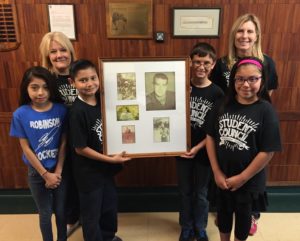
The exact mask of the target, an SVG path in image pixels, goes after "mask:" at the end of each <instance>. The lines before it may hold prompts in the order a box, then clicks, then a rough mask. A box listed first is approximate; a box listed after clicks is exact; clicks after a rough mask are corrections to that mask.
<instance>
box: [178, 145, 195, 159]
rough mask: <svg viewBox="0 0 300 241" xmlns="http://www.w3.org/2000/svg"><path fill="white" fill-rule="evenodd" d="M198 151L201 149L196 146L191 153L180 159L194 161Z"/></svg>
mask: <svg viewBox="0 0 300 241" xmlns="http://www.w3.org/2000/svg"><path fill="white" fill-rule="evenodd" d="M198 151H199V148H197V147H195V146H194V147H193V148H192V149H191V150H190V151H188V152H185V153H183V154H182V155H181V156H180V157H183V158H187V159H192V158H194V157H195V156H196V154H197V153H198Z"/></svg>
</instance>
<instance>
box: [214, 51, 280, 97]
mask: <svg viewBox="0 0 300 241" xmlns="http://www.w3.org/2000/svg"><path fill="white" fill-rule="evenodd" d="M264 68H265V72H266V76H267V90H274V89H277V87H278V76H277V72H276V68H275V63H274V61H273V59H271V58H270V57H269V56H268V55H265V54H264ZM229 76H230V70H229V69H228V67H227V56H225V57H222V58H220V59H218V60H217V62H216V65H215V67H214V68H213V70H212V72H211V76H210V79H211V81H212V82H214V83H215V84H216V85H218V86H219V87H220V88H221V89H222V90H223V91H224V93H226V92H227V89H228V86H229Z"/></svg>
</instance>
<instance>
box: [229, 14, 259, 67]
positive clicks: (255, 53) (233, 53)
mask: <svg viewBox="0 0 300 241" xmlns="http://www.w3.org/2000/svg"><path fill="white" fill-rule="evenodd" d="M249 21H251V22H252V23H253V24H254V26H255V31H256V36H257V39H256V41H255V43H254V45H253V48H252V53H251V54H252V57H256V58H259V59H260V60H261V61H264V55H263V52H262V50H261V26H260V21H259V19H258V17H257V16H255V15H254V14H251V13H247V14H244V15H242V16H240V17H238V19H237V20H236V21H235V22H234V23H233V25H232V28H231V30H230V34H229V46H228V56H227V58H228V59H227V60H228V64H227V65H228V68H229V69H231V68H232V66H233V65H234V64H235V62H236V61H237V57H238V56H237V49H236V47H235V36H236V33H237V31H238V29H239V28H240V27H241V25H243V24H244V23H246V22H249Z"/></svg>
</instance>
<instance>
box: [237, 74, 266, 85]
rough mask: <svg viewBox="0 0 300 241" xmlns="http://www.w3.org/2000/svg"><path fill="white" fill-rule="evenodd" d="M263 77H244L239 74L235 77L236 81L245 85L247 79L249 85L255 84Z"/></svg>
mask: <svg viewBox="0 0 300 241" xmlns="http://www.w3.org/2000/svg"><path fill="white" fill-rule="evenodd" d="M260 79H261V76H249V77H246V78H244V77H242V76H237V77H235V78H234V80H235V83H236V84H238V85H243V84H244V83H245V81H247V83H248V84H249V85H254V84H255V83H256V82H257V81H259V80H260Z"/></svg>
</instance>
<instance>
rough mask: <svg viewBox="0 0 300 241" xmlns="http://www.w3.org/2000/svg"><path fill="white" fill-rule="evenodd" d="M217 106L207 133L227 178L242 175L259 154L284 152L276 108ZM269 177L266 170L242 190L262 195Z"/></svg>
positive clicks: (258, 104)
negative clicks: (213, 142) (213, 143)
mask: <svg viewBox="0 0 300 241" xmlns="http://www.w3.org/2000/svg"><path fill="white" fill-rule="evenodd" d="M222 109H224V110H223V111H222V113H220V112H221V111H220V108H219V107H216V108H214V110H213V111H212V113H211V115H210V117H209V119H210V121H209V122H208V123H209V125H208V128H207V133H208V134H209V135H210V136H212V137H213V138H214V140H215V147H216V151H217V158H218V163H219V166H220V168H221V170H222V171H223V172H224V173H225V175H226V176H227V177H231V176H234V175H237V174H239V173H241V172H242V171H243V170H244V169H246V167H247V166H248V165H249V164H250V163H251V162H252V160H253V159H254V158H255V156H256V155H257V154H258V153H259V152H274V151H280V150H281V141H280V133H279V120H278V117H277V115H276V113H275V111H274V109H273V107H272V105H271V104H270V103H269V102H267V101H264V100H258V101H257V102H255V103H253V104H250V105H242V104H240V103H238V102H237V101H234V103H232V104H230V105H227V106H225V107H224V108H222ZM265 183H266V174H265V170H264V169H263V170H262V171H260V172H259V173H257V174H256V175H255V176H253V177H252V178H251V179H250V180H249V181H248V182H247V183H246V184H245V185H243V186H242V187H241V189H243V190H246V191H254V192H256V191H258V192H262V191H264V189H265Z"/></svg>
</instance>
